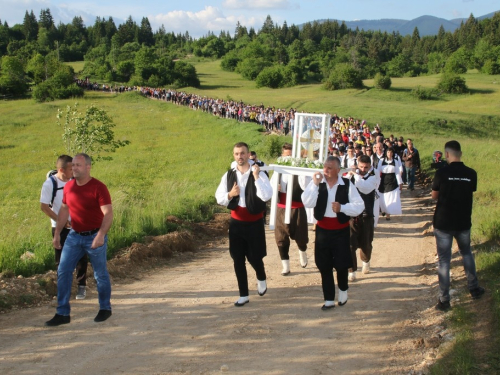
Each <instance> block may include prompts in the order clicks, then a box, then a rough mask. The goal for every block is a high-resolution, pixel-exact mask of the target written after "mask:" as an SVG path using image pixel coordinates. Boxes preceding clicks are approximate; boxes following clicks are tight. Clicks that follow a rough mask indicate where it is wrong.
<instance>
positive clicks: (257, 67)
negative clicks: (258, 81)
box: [236, 57, 271, 81]
mask: <svg viewBox="0 0 500 375" xmlns="http://www.w3.org/2000/svg"><path fill="white" fill-rule="evenodd" d="M270 65H271V64H270V63H269V62H267V61H266V60H264V59H263V58H262V57H257V58H246V59H244V60H242V61H240V62H239V63H238V65H237V66H236V72H237V73H240V74H241V75H242V76H243V78H245V79H248V80H250V81H253V80H254V79H255V78H257V76H258V75H259V73H260V72H261V71H262V69H264V68H265V67H267V66H270Z"/></svg>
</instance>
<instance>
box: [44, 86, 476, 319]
mask: <svg viewBox="0 0 500 375" xmlns="http://www.w3.org/2000/svg"><path fill="white" fill-rule="evenodd" d="M87 81H88V80H87ZM79 84H81V85H86V87H87V89H90V90H95V89H99V86H97V87H96V86H95V85H94V84H90V83H89V82H85V81H82V82H80V83H79ZM101 89H102V90H105V91H106V90H109V88H107V87H106V86H103V87H102V88H101ZM116 89H117V90H118V92H123V91H131V90H137V91H140V92H141V93H142V94H143V95H145V96H148V97H151V98H154V99H157V100H164V101H166V102H171V103H173V104H176V105H184V106H189V107H190V108H192V109H193V110H201V111H204V112H207V113H211V114H212V115H213V116H219V117H223V118H229V119H235V120H237V121H241V122H250V121H252V122H257V123H259V124H260V125H262V126H264V127H266V129H267V130H268V131H273V130H277V131H283V133H284V134H287V133H288V131H292V130H293V127H294V120H295V114H296V111H295V110H294V109H293V108H290V109H288V110H287V109H281V108H277V109H276V108H275V107H269V106H268V107H265V106H264V105H263V104H261V105H248V104H245V103H243V102H241V101H240V102H236V101H233V100H226V101H225V100H221V99H213V98H207V97H201V96H199V95H194V94H188V93H184V92H178V91H173V90H165V89H151V88H145V87H123V88H122V87H119V88H116V87H115V88H113V90H116ZM329 118H330V123H329V129H328V136H329V142H328V156H327V157H326V159H325V160H324V161H322V162H323V169H322V172H321V173H320V172H318V171H314V172H312V173H311V175H310V176H307V175H302V174H300V175H299V174H297V175H295V174H294V173H293V172H290V173H279V172H275V173H273V175H272V178H271V180H270V179H269V175H268V173H267V172H265V171H261V170H260V168H261V167H263V166H264V165H265V163H263V162H262V161H260V160H259V159H258V157H257V154H256V153H255V152H254V151H250V149H249V147H248V145H247V144H246V143H244V142H239V143H236V144H235V145H234V146H233V150H232V153H233V158H234V162H233V163H232V165H231V167H230V169H229V170H228V171H227V172H226V173H224V175H223V176H222V178H221V181H220V183H219V186H218V188H217V191H216V192H215V198H216V200H217V203H218V204H220V205H222V206H225V207H227V208H228V209H229V210H230V212H231V219H230V224H229V253H230V256H231V258H232V260H233V267H234V272H235V275H236V280H237V284H238V290H239V295H240V297H239V299H238V300H237V301H236V302H235V303H234V305H235V306H237V307H241V306H244V305H246V304H247V303H249V302H250V299H249V286H248V274H247V268H246V262H247V261H248V263H249V264H250V265H251V267H252V268H253V269H254V271H255V276H256V278H257V293H258V295H260V296H264V295H265V294H266V292H267V275H266V269H265V266H264V261H263V259H264V257H265V256H266V255H267V244H266V236H265V229H264V228H265V227H264V225H265V216H266V202H267V201H269V200H270V199H271V197H272V196H273V195H274V193H277V195H276V196H277V197H278V200H277V202H276V210H277V213H276V217H275V227H274V235H275V241H276V244H277V247H278V250H279V256H280V259H281V261H282V267H283V268H282V271H281V274H282V275H283V276H287V275H289V274H290V272H291V270H290V268H291V267H290V245H291V241H295V242H296V245H297V248H298V250H299V264H300V266H301V267H302V268H305V267H307V265H308V256H307V247H308V243H309V230H308V223H314V225H315V241H314V259H315V264H316V267H317V268H318V270H319V273H320V275H321V284H322V290H323V300H324V304H323V306H322V307H321V309H322V310H324V311H327V310H331V309H333V308H334V307H335V297H336V287H335V281H334V274H333V271H334V270H335V271H336V274H337V285H338V297H337V305H338V306H343V305H345V304H346V303H347V301H348V294H347V290H348V289H349V282H353V281H355V280H356V271H357V269H358V267H357V250H358V249H359V250H360V259H361V261H362V273H363V274H368V273H370V261H371V257H372V250H373V247H372V241H373V237H374V228H375V227H376V226H377V223H378V220H379V214H380V213H381V214H382V216H385V218H386V220H390V219H391V215H401V214H402V208H401V195H400V194H401V190H402V188H403V185H404V184H407V187H408V189H409V190H410V191H413V190H414V189H415V174H416V171H417V170H418V169H419V168H420V155H419V152H418V150H417V149H416V148H415V147H414V145H413V141H412V140H411V139H406V142H405V139H404V138H403V137H402V136H400V137H395V136H394V135H393V134H391V135H389V136H388V137H386V136H384V134H383V133H382V131H381V128H380V126H379V125H378V124H377V125H375V126H374V127H373V128H370V127H369V126H368V124H367V123H366V121H364V120H361V121H360V120H356V119H354V118H352V117H340V116H338V115H337V114H333V115H331V116H329ZM311 126H312V127H315V126H317V124H316V123H315V122H311ZM311 131H312V130H311ZM309 140H311V138H309ZM292 148H293V146H292V145H291V144H289V143H284V144H283V146H282V154H281V156H282V157H290V156H291V155H292ZM445 155H446V160H447V161H448V163H449V165H447V166H443V167H442V168H440V169H439V170H438V171H437V172H436V176H435V178H434V181H433V185H432V198H433V199H435V200H437V207H436V213H435V215H434V230H435V236H436V244H437V251H438V256H439V267H438V279H439V299H438V304H437V305H436V308H437V309H438V310H441V311H445V310H447V309H449V308H451V305H450V302H449V300H450V296H449V288H450V279H449V267H450V260H451V244H452V240H453V238H455V239H456V240H457V242H458V245H459V250H460V253H461V255H462V258H463V260H464V269H465V272H466V274H467V284H468V289H469V292H470V294H471V296H472V298H473V299H477V298H480V297H481V296H482V295H483V294H484V292H485V290H484V289H483V288H482V287H480V286H479V283H478V279H477V276H476V271H475V263H474V257H473V255H472V253H471V249H470V227H471V225H472V224H471V220H470V217H471V212H472V194H473V192H474V191H475V190H476V187H477V175H476V172H475V171H474V170H473V169H471V168H468V167H466V166H465V165H464V164H463V162H461V156H462V152H461V147H460V144H459V143H458V142H457V141H450V142H447V143H446V145H445ZM91 166H92V163H91V159H90V157H89V156H88V155H86V154H77V155H75V157H74V158H72V157H70V156H68V155H61V156H60V157H59V158H58V160H57V169H56V170H55V171H54V174H53V175H50V176H48V178H47V181H46V182H45V183H44V185H43V187H42V193H41V198H40V204H41V209H42V211H43V212H44V213H45V214H46V215H47V216H49V217H50V218H51V222H52V235H53V245H54V250H55V258H56V263H58V284H57V287H58V297H57V301H58V306H57V310H56V314H55V316H54V317H53V318H52V319H51V320H49V321H47V322H46V323H45V324H46V325H47V326H58V325H61V324H67V323H69V322H70V303H69V301H70V294H71V285H72V274H73V270H74V269H75V268H77V271H78V272H77V280H78V281H79V287H78V294H77V296H76V298H77V299H84V298H85V297H86V292H85V291H86V283H85V279H86V266H87V262H86V260H87V257H89V258H90V260H91V262H92V265H93V269H94V277H95V279H96V282H97V289H98V292H99V312H98V314H97V316H96V317H95V318H94V321H95V322H104V321H105V320H107V319H108V318H109V317H111V315H112V310H111V302H110V298H111V283H110V279H109V274H108V271H107V266H106V250H107V233H108V230H109V228H110V226H111V224H112V220H113V210H112V204H111V197H110V194H109V191H108V190H107V188H106V186H105V185H104V184H103V183H102V182H100V181H98V180H96V179H95V178H93V177H92V176H91V174H90V171H91ZM58 190H63V194H57V192H58ZM288 194H291V195H292V196H291V197H288V198H289V199H288V198H287V195H288ZM288 210H289V213H290V214H289V216H287V215H288V212H287V211H288Z"/></svg>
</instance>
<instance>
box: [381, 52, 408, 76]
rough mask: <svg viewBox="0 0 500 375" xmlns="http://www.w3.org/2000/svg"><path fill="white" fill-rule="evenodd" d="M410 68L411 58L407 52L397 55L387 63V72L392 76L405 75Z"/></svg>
mask: <svg viewBox="0 0 500 375" xmlns="http://www.w3.org/2000/svg"><path fill="white" fill-rule="evenodd" d="M410 69H411V59H410V57H409V56H408V55H407V54H405V53H401V54H399V55H397V56H396V57H394V58H393V59H392V60H391V61H389V63H388V64H387V72H388V73H389V75H390V76H391V77H403V76H404V75H405V73H406V72H408V71H409V70H410Z"/></svg>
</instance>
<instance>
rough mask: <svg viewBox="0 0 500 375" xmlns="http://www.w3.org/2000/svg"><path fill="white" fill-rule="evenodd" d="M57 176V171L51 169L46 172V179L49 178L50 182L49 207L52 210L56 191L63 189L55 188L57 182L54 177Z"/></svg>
mask: <svg viewBox="0 0 500 375" xmlns="http://www.w3.org/2000/svg"><path fill="white" fill-rule="evenodd" d="M56 174H57V169H51V170H50V171H48V172H47V176H46V177H47V178H50V180H51V181H52V199H51V200H50V203H49V207H50V208H52V206H53V204H54V199H56V195H57V191H58V190H62V189H64V186H63V187H60V188H58V187H57V180H56V177H55V175H56Z"/></svg>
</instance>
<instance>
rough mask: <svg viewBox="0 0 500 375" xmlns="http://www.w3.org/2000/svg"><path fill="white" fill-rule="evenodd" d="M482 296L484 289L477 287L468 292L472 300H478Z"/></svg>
mask: <svg viewBox="0 0 500 375" xmlns="http://www.w3.org/2000/svg"><path fill="white" fill-rule="evenodd" d="M483 294H484V288H482V287H480V286H478V287H477V288H476V289H472V290H471V291H470V295H471V297H472V299H479V298H481V296H482V295H483Z"/></svg>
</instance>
